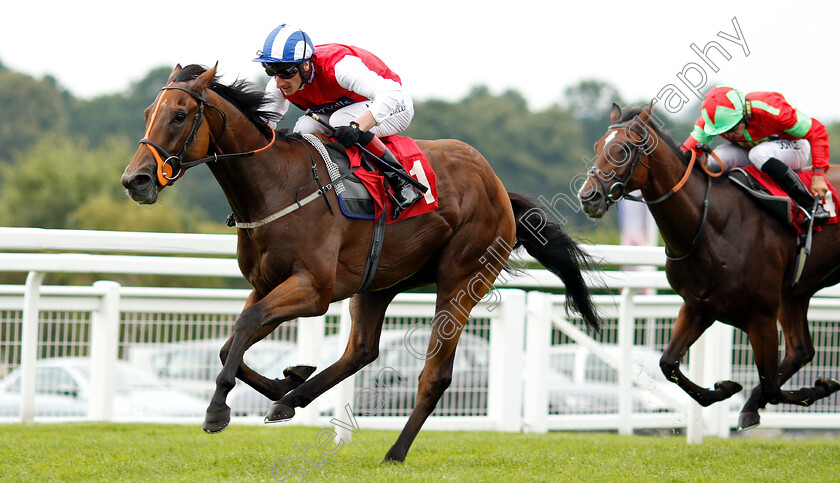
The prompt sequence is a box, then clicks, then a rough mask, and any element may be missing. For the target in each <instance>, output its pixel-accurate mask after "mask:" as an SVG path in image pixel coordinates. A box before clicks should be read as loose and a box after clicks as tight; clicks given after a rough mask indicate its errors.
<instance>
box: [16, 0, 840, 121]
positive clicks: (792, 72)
mask: <svg viewBox="0 0 840 483" xmlns="http://www.w3.org/2000/svg"><path fill="white" fill-rule="evenodd" d="M799 6H801V8H798V9H797V8H796V7H799ZM838 13H840V4H838V3H836V2H830V1H824V2H808V3H806V2H778V1H754V0H748V1H740V2H734V1H731V0H730V1H726V2H721V1H717V0H715V1H707V2H690V3H688V2H665V1H650V2H645V1H641V0H637V1H614V0H601V1H597V2H596V1H588V2H586V1H584V2H561V1H551V0H536V1H535V0H518V1H505V2H500V1H496V0H485V1H459V0H448V1H442V0H423V1H413V0H405V1H399V0H387V1H386V0H364V1H347V0H343V1H332V0H321V1H320V2H312V1H305V0H298V1H285V0H273V1H252V0H235V1H231V0H228V1H224V2H217V1H215V0H205V1H203V2H181V1H179V2H173V1H171V0H167V1H161V0H144V1H140V2H137V1H108V2H99V1H92V0H76V1H73V2H67V1H50V0H44V1H39V2H33V1H22V2H4V5H3V6H2V7H0V62H2V63H3V64H4V65H5V66H6V67H8V68H11V69H13V70H15V71H18V72H23V73H26V74H29V75H32V76H34V77H36V78H40V77H42V76H44V75H45V74H50V75H52V76H53V77H55V78H56V79H57V80H58V82H59V84H60V85H61V86H63V87H65V88H67V89H69V91H70V92H72V93H73V94H74V95H76V96H78V97H82V98H93V97H95V96H98V95H103V94H113V93H119V92H124V91H125V90H126V89H127V88H128V87H129V86H130V85H131V83H132V82H136V81H138V80H140V79H142V78H143V77H145V75H146V74H147V73H148V72H149V71H150V70H151V69H153V68H156V67H160V66H167V67H174V65H175V64H176V63H181V64H182V65H186V64H193V63H195V64H203V65H205V66H209V65H212V64H214V63H215V62H217V61H218V65H219V71H220V73H222V74H223V77H222V81H225V82H227V81H232V80H234V79H235V78H237V77H242V78H246V79H249V80H256V79H259V80H260V82H261V83H262V82H264V81H265V80H267V79H266V78H265V76H264V74H263V72H262V69H261V68H260V66H259V64H257V63H255V62H252V61H251V59H253V58H254V57H255V53H256V51H257V50H258V49H260V48H261V47H262V44H263V41H264V40H265V37H266V36H267V35H268V33H269V32H270V31H271V30H272V29H273V28H274V27H276V26H277V25H279V24H281V23H289V24H293V25H296V26H298V27H299V28H301V29H303V30H304V31H306V32H307V33H308V34H309V35H310V37H311V38H312V39H313V40H314V42H315V43H316V44H320V43H331V42H337V43H344V44H351V45H356V46H359V47H362V48H365V49H367V50H370V51H371V52H373V53H374V54H376V55H377V56H379V57H380V58H381V59H383V60H384V61H385V63H386V64H388V65H389V67H391V69H392V70H393V71H395V72H397V74H399V75H400V77H401V78H402V81H403V84H404V85H405V86H406V88H407V89H408V90H409V91H410V92H411V93H412V95H413V96H414V98H415V100H419V101H423V100H428V99H442V100H448V101H457V100H459V99H462V98H463V97H464V96H465V95H467V94H468V93H469V91H470V89H472V88H473V87H475V86H478V85H484V86H487V87H488V88H489V89H490V90H491V92H492V93H494V94H501V93H503V92H504V91H505V90H507V89H513V90H516V91H518V92H519V93H521V94H522V95H523V96H524V97H525V99H526V100H527V101H528V105H529V107H530V108H531V109H532V110H541V109H545V108H547V107H549V106H551V105H554V104H562V100H563V92H564V90H565V89H566V88H568V87H571V86H574V85H575V84H577V83H578V82H580V81H582V80H586V79H597V80H601V81H604V82H607V83H609V84H611V85H613V86H615V87H616V88H617V89H618V91H619V92H620V93H621V95H622V97H623V98H624V99H625V100H627V101H631V102H648V101H650V100H651V99H653V98H655V97H656V96H657V95H658V94H659V92H660V91H661V90H663V89H664V88H666V87H667V86H669V85H672V86H674V87H675V88H676V89H679V90H680V92H681V93H682V94H683V95H684V96H686V97H688V98H689V99H692V100H694V99H695V97H694V96H695V94H694V93H692V91H697V92H700V93H701V95H702V93H704V92H705V91H706V90H708V89H709V88H711V87H713V86H714V85H716V84H728V85H731V86H734V87H737V88H739V89H741V90H742V91H745V92H749V91H760V90H773V91H778V92H781V93H782V94H784V95H785V96H786V97H787V99H788V101H789V102H790V103H791V104H792V105H793V106H794V107H797V108H799V109H801V110H802V111H803V112H806V113H807V114H810V115H811V116H813V117H816V118H817V119H820V120H822V121H823V122H830V121H840V97H838V96H837V95H836V94H835V92H836V90H837V88H836V87H835V86H836V84H837V82H838V80H840V62H838V61H836V60H834V59H835V58H836V57H837V56H838V50H840V49H839V48H838V43H837V42H836V40H835V39H837V38H838V37H837V30H838V29H840V21H838V18H840V15H838ZM733 19H734V20H733ZM735 24H737V27H736V25H735ZM738 29H740V34H739V30H738ZM727 35H728V36H729V37H728V38H727V37H726V36H727ZM733 38H734V39H736V40H738V39H740V40H739V41H738V42H736V41H733V40H731V39H733ZM712 41H714V42H717V46H719V48H717V47H716V46H715V45H713V44H710V42H712ZM742 44H745V45H742ZM692 45H694V46H695V47H696V48H697V49H698V50H701V51H702V50H704V49H706V47H707V46H711V47H710V50H708V51H707V56H708V60H709V61H710V63H711V64H712V65H714V66H715V67H716V68H717V72H714V71H713V68H712V66H711V65H710V64H709V63H706V62H705V61H704V60H702V59H701V58H700V56H699V55H698V54H697V53H695V52H694V50H693V49H692ZM716 49H717V50H716ZM724 52H725V54H724ZM727 57H728V58H727ZM683 72H684V73H685V75H684V76H683V77H684V79H685V82H683V81H681V80H680V75H682V73H683ZM688 85H693V86H694V87H692V88H689V87H688ZM677 105H679V103H677ZM678 107H679V106H678ZM691 109H694V110H696V109H697V104H696V103H692V104H689V105H687V106H685V108H684V109H678V108H675V109H674V110H675V111H677V112H678V113H680V114H683V115H685V116H686V117H687V118H692V119H693V118H694V116H696V115H697V113H696V111H695V112H690V110H691Z"/></svg>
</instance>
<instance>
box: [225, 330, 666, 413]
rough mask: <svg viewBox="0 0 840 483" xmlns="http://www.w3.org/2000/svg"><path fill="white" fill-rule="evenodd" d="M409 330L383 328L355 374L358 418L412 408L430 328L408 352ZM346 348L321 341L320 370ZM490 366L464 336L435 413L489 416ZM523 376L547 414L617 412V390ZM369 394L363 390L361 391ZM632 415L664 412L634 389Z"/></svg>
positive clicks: (241, 388)
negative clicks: (541, 389)
mask: <svg viewBox="0 0 840 483" xmlns="http://www.w3.org/2000/svg"><path fill="white" fill-rule="evenodd" d="M408 332H409V331H408V330H404V329H398V330H383V331H382V336H381V338H380V344H379V357H378V358H377V359H376V361H374V362H372V363H371V364H370V365H368V366H367V367H365V368H363V369H362V370H361V371H359V373H357V374H356V376H355V377H356V380H355V396H356V397H355V398H354V400H353V401H352V405H353V408H354V410H355V413H356V414H357V415H366V414H377V415H381V416H407V415H409V414H411V411H412V410H413V409H414V401H415V398H416V394H417V386H418V379H419V377H420V372H421V371H422V370H423V365H424V363H425V360H424V359H423V358H422V357H419V356H422V355H423V354H422V353H425V352H426V351H427V347H428V344H429V336H430V331H429V330H417V331H414V332H412V333H411V338H410V341H409V343H410V345H411V348H412V349H411V350H409V349H408V348H407V342H406V335H407V334H408ZM343 351H344V344H340V343H339V339H338V336H328V337H326V339H325V341H324V346H323V351H322V354H323V357H322V362H321V365H320V367H319V368H318V369H319V370H321V369H324V368H325V367H327V366H328V365H329V364H331V363H332V362H334V361H336V360H338V358H339V356H340V355H341V353H343ZM295 363H297V361H296V355H295V354H291V355H290V356H289V358H287V359H285V360H284V361H282V363H281V364H279V365H278V366H276V367H275V368H274V369H272V370H270V371H269V372H268V373H267V374H266V376H267V377H282V376H280V374H282V370H283V368H285V367H286V366H288V365H291V364H295ZM489 365H490V345H489V343H488V341H487V340H485V339H484V338H482V337H479V336H476V335H474V334H470V333H467V332H465V333H462V334H461V338H460V340H459V342H458V348H457V349H456V353H455V362H454V366H453V375H452V383H451V385H450V386H449V388H448V389H447V390H446V392H444V393H443V396H442V397H441V400H440V401H439V403H438V405H437V407H436V408H435V412H434V413H433V414H435V415H438V416H450V415H451V416H454V415H458V416H480V415H485V414H486V413H487V389H488V375H489V372H488V371H489ZM525 377H538V378H541V381H542V383H544V384H546V386H547V387H548V405H549V412H550V414H592V413H595V412H617V411H618V386H617V385H616V384H615V382H613V383H611V384H610V383H603V382H599V381H591V380H590V381H576V380H574V379H573V378H572V377H571V373H568V374H567V373H564V372H562V371H559V370H556V369H555V368H553V367H549V368H546V369H545V371H544V372H541V373H539V374H534V375H533V376H532V375H530V374H525ZM366 389H367V390H368V391H365V390H366ZM228 404H229V405H230V406H231V408H232V409H233V414H235V415H253V416H257V415H259V416H261V415H264V414H265V412H266V411H267V410H268V407H269V406H270V405H271V401H269V400H268V399H267V398H265V397H264V396H262V395H261V394H259V393H257V392H256V391H255V390H254V389H251V388H250V387H248V386H247V385H244V384H240V383H237V385H236V387H235V388H234V389H233V391H231V393H230V395H229V397H228ZM318 404H319V409H320V412H321V414H322V415H331V414H332V413H333V410H334V408H335V395H334V393H332V392H327V393H325V394H323V395H321V396H320V397H319V398H318ZM633 410H634V411H635V412H657V411H663V410H668V407H667V406H666V405H665V404H664V403H662V402H661V401H659V400H656V399H655V398H651V397H650V396H649V394H648V393H646V392H645V391H641V390H635V391H634V393H633Z"/></svg>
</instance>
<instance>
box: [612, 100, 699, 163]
mask: <svg viewBox="0 0 840 483" xmlns="http://www.w3.org/2000/svg"><path fill="white" fill-rule="evenodd" d="M647 107H648V106H647V105H642V106H633V107H629V108H627V110H626V111H624V112H622V113H621V119H619V120H618V122H619V123H622V122H627V121H630V120H632V119H633V118H634V117H636V116H638V115H639V114H641V113H642V111H644V110H645V109H646V108H647ZM647 125H648V126H650V128H651V129H652V130H653V132H654V133H656V135H657V136H659V139H661V140H663V141H665V144H666V145H667V146H668V147H669V148H671V151H673V152H674V154H676V155H677V156H678V157H679V158H681V159H682V158H683V157H684V153H683V152H682V149H680V147H679V145H678V144H677V143H676V142H675V141H674V138H672V137H671V135H670V134H668V133H667V132H665V131H663V130H662V129H660V128H659V125H657V123H656V122H655V121H651V122H648V124H647Z"/></svg>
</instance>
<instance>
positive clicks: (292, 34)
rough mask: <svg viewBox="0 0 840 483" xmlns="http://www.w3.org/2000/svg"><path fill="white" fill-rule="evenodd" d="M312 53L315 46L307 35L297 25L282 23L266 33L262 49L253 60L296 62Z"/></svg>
mask: <svg viewBox="0 0 840 483" xmlns="http://www.w3.org/2000/svg"><path fill="white" fill-rule="evenodd" d="M314 53H315V46H314V45H313V44H312V39H311V38H310V37H309V35H307V34H306V33H305V32H304V31H303V30H301V29H299V28H297V27H294V26H291V25H287V24H283V25H280V26H279V27H277V28H275V29H274V30H272V31H271V33H270V34H268V37H267V38H266V39H265V44H264V45H263V48H262V50H258V51H257V55H258V56H259V57H257V58H256V59H254V62H262V63H264V64H272V63H277V62H284V63H295V64H298V63H300V62H304V61H307V60H309V59H310V58H312V54H314Z"/></svg>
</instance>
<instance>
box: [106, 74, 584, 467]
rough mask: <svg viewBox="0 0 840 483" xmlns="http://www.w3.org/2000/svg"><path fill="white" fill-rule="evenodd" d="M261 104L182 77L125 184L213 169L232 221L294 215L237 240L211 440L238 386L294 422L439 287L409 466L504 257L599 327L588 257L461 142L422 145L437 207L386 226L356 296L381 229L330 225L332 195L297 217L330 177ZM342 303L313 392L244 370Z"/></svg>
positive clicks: (272, 417) (157, 184)
mask: <svg viewBox="0 0 840 483" xmlns="http://www.w3.org/2000/svg"><path fill="white" fill-rule="evenodd" d="M264 105H265V99H264V95H263V93H262V92H259V91H255V90H253V89H252V88H251V86H250V84H248V83H247V82H244V81H236V82H234V83H233V84H231V85H226V84H222V83H220V82H218V80H217V79H216V67H213V68H210V69H205V68H203V67H201V66H196V65H189V66H187V67H184V68H183V69H182V68H181V67H180V66H176V68H175V69H174V71H173V72H172V74H171V76H170V78H169V81H168V84H167V85H166V86H165V87H164V88H163V89H162V90H161V91H160V92H159V93H158V96H157V98H156V100H155V102H154V103H153V104H152V105H151V106H149V108H148V109H146V112H145V119H146V134H145V136H144V139H143V140H141V144H140V147H139V148H138V150H137V152H136V153H135V155H134V157H133V158H132V159H131V162H130V163H129V165H128V166H127V167H126V169H125V172H124V174H123V176H122V184H123V185H124V186H125V187H126V189H127V191H128V194H129V196H130V197H131V198H132V199H133V200H135V201H137V202H138V203H142V204H151V203H154V202H155V201H156V200H157V198H158V193H159V192H160V191H161V189H163V187H164V186H166V185H168V184H170V183H171V182H173V181H174V180H175V179H177V178H178V177H179V176H181V175H183V171H184V170H185V169H186V168H188V167H190V166H193V165H196V164H199V163H202V162H207V165H208V166H209V168H210V170H211V171H212V173H213V175H214V176H215V178H216V180H217V181H218V183H219V185H221V187H222V189H223V191H224V193H225V196H226V197H227V199H228V202H229V203H230V207H231V209H232V210H233V214H234V217H235V219H236V220H237V221H239V222H241V223H243V224H244V223H249V222H254V221H255V220H264V219H266V218H269V219H270V218H271V215H272V214H274V213H279V212H282V211H284V209H285V208H290V209H288V210H285V211H287V212H288V213H287V214H286V215H285V216H284V217H282V218H279V219H277V220H275V221H271V222H267V223H264V224H259V223H256V224H259V225H260V226H257V227H253V228H251V227H240V228H239V229H238V230H237V236H238V246H237V259H238V262H239V267H240V269H241V271H242V274H243V275H244V276H245V278H246V279H247V280H248V282H250V284H251V285H252V286H253V291H252V292H251V294H250V296H249V297H248V299H247V302H246V304H245V308H244V310H243V312H242V314H241V315H240V316H239V318H238V319H237V320H236V322H235V324H234V327H233V332H232V334H231V335H230V338H229V339H228V341H227V342H226V343H225V344H224V346H223V347H222V348H221V351H220V356H221V359H222V363H223V368H222V370H221V372H220V374H219V376H218V378H217V379H216V391H215V393H214V394H213V397H212V400H211V401H210V405H209V407H208V409H207V414H206V418H205V421H204V425H203V428H204V430H205V431H207V432H209V433H215V432H218V431H221V430H222V429H224V428H225V427H226V426H227V424H228V423H229V421H230V408H229V407H228V406H227V404H226V397H227V394H228V393H229V392H230V390H231V389H232V388H233V386H234V384H235V378H236V377H238V378H239V379H241V380H242V381H244V382H246V383H247V384H249V385H251V386H252V387H254V388H255V389H256V390H257V391H259V392H260V393H262V394H263V395H265V396H266V397H268V398H269V399H271V400H272V401H275V402H274V404H273V405H272V406H271V408H270V409H269V411H268V414H267V415H266V421H267V422H272V421H281V420H287V419H289V418H291V417H292V416H293V415H294V408H296V407H305V406H306V405H307V404H309V403H310V402H311V401H312V400H314V399H315V398H316V397H317V396H319V395H320V394H322V393H324V392H325V391H326V390H328V389H330V388H331V387H333V386H335V385H336V384H337V383H338V382H340V381H341V380H343V379H345V378H347V377H349V376H351V375H353V374H354V373H356V372H357V371H358V370H359V369H361V368H362V367H363V366H365V365H367V364H369V363H370V362H372V361H373V360H375V359H376V358H377V355H378V350H379V336H380V332H381V330H382V324H383V321H384V318H385V309H386V308H387V306H388V304H389V303H390V302H391V300H392V299H393V298H394V296H396V295H397V294H398V293H400V292H403V291H405V290H408V289H410V288H413V287H418V286H422V285H427V284H431V283H434V284H436V287H437V288H436V290H437V302H436V307H435V317H434V319H433V325H432V327H433V329H432V337H431V340H430V341H429V347H430V348H434V352H432V351H431V350H430V352H429V353H430V354H432V355H431V356H430V357H428V359H426V361H425V366H424V368H423V371H422V373H421V375H420V380H419V386H418V391H417V396H416V401H415V407H414V410H413V412H412V413H411V416H410V417H409V419H408V422H407V424H406V426H405V428H404V429H403V431H402V433H401V434H400V436H399V438H398V439H397V441H396V443H395V444H394V445H393V446H392V447H391V449H390V450H389V451H388V452H387V454H386V456H385V460H386V461H404V460H405V457H406V454H407V452H408V449H409V447H410V445H411V443H412V441H413V440H414V438H415V436H416V435H417V433H418V432H419V431H420V428H421V426H422V425H423V423H424V422H425V420H426V418H427V417H428V416H429V414H431V412H432V411H433V410H434V408H435V406H436V404H437V402H438V400H439V399H440V397H441V395H442V394H443V392H444V390H445V389H446V388H447V387H448V386H449V384H450V381H451V378H452V367H453V360H454V357H455V346H456V344H457V342H458V338H459V336H460V334H461V330H462V329H463V327H464V324H465V323H466V322H467V318H468V314H469V313H470V311H471V310H472V308H473V306H474V305H475V304H476V303H477V302H478V301H479V300H480V299H481V298H482V297H483V296H484V295H486V294H487V293H488V291H490V290H491V289H492V283H493V281H495V280H496V277H497V275H498V274H499V272H500V271H501V270H503V269H505V268H510V267H509V266H508V263H507V260H508V256H509V255H510V252H511V250H512V249H514V248H516V247H517V246H519V245H522V246H524V247H525V249H526V250H527V251H528V252H529V253H530V254H531V255H532V256H534V257H535V258H536V259H537V260H539V261H540V262H541V263H542V264H543V265H545V266H546V268H548V269H549V270H551V271H552V272H554V273H555V274H556V275H558V276H559V277H560V278H561V279H562V280H563V282H564V284H565V287H566V293H567V298H568V300H569V304H570V305H567V309H572V310H575V311H577V312H579V313H580V314H581V315H582V316H583V319H584V320H585V322H586V323H587V324H588V325H589V326H590V327H592V328H594V329H597V328H598V326H599V322H600V321H599V318H598V315H597V313H596V311H595V310H594V307H593V305H592V300H591V297H590V293H589V291H588V288H587V287H586V285H585V284H584V280H583V278H582V276H581V272H580V269H581V266H582V264H586V263H588V256H587V255H586V253H585V252H584V251H583V250H582V249H581V248H580V247H579V246H578V245H577V244H576V243H575V242H574V241H572V240H571V239H570V238H569V237H568V236H567V235H566V234H564V233H563V232H562V231H561V229H560V226H559V225H558V224H556V223H552V222H549V221H547V220H546V219H545V218H544V217H543V216H542V213H541V211H540V209H538V208H537V206H536V205H535V204H534V203H532V202H531V201H530V200H529V199H528V198H526V197H523V196H521V195H516V194H509V193H508V192H507V191H506V190H505V188H504V186H503V185H502V183H501V181H500V180H499V179H498V178H497V177H496V175H495V174H494V173H493V170H492V169H491V167H490V165H489V164H488V163H487V161H486V160H485V159H484V157H483V156H482V155H481V154H479V153H478V151H476V150H475V149H474V148H472V147H471V146H469V145H467V144H465V143H462V142H459V141H455V140H439V141H417V143H418V145H419V146H420V147H421V149H422V150H423V152H424V153H425V155H426V157H427V158H428V160H429V162H430V164H431V166H432V167H433V169H434V171H435V174H436V179H437V193H438V206H439V208H438V209H437V210H436V211H432V212H430V213H426V214H423V215H420V216H416V217H413V218H409V219H407V220H403V221H398V222H396V223H393V224H390V225H388V229H387V231H386V236H385V241H384V246H383V247H382V251H381V258H380V260H379V264H378V267H377V268H376V271H375V276H374V278H373V281H372V283H371V284H370V285H369V287H368V288H367V289H366V290H363V291H361V292H358V290H357V288H358V287H359V286H360V281H361V280H362V279H363V275H364V273H363V272H364V269H365V261H366V258H367V255H368V252H369V248H370V240H371V236H372V230H373V222H371V221H369V220H358V219H349V218H345V217H344V216H341V215H337V216H336V215H333V214H332V213H333V211H334V210H335V208H336V207H337V206H338V201H337V198H336V196H335V194H334V192H333V191H328V190H322V192H323V196H320V193H319V194H316V195H314V196H315V197H314V199H315V202H312V203H309V204H304V205H301V206H300V207H299V208H298V205H297V202H298V201H299V200H301V199H302V198H304V197H305V196H307V195H311V194H312V193H315V192H317V191H318V190H319V185H320V182H319V181H318V180H323V179H329V178H328V173H327V169H326V167H325V165H324V161H323V160H322V159H321V158H320V156H318V154H317V152H316V151H315V150H314V149H313V147H312V146H311V145H310V144H308V143H307V142H306V141H305V140H303V139H302V138H301V136H300V135H294V134H292V135H283V134H280V133H276V132H274V131H273V130H271V129H270V128H269V127H268V126H267V125H266V124H265V119H266V118H267V117H268V116H269V113H267V112H264V111H262V110H261V108H262V107H263V106H264ZM169 153H176V154H174V155H170V154H169ZM316 176H317V178H316ZM319 197H320V198H323V200H324V201H322V200H319V199H317V198H319ZM421 202H422V201H421ZM331 207H332V208H331ZM294 208H297V209H294ZM357 292H358V293H357ZM348 297H350V298H351V309H350V310H351V316H352V328H351V331H350V338H349V341H348V344H347V347H346V349H345V351H344V354H343V355H342V356H341V357H340V358H339V359H338V361H337V362H335V363H334V364H332V365H331V366H330V367H327V368H326V369H325V370H323V371H322V372H320V373H319V374H317V375H315V376H314V377H312V378H311V379H307V378H308V377H309V375H310V374H311V373H312V371H313V370H314V368H312V367H307V366H295V367H291V368H289V369H288V370H287V371H286V372H285V373H284V375H285V376H286V377H285V379H283V380H279V379H274V380H270V379H268V378H266V377H264V376H262V375H260V374H257V373H256V372H255V371H253V370H252V369H251V368H249V367H248V366H246V365H245V364H244V363H243V359H242V358H243V354H244V352H245V351H246V350H247V349H248V348H249V347H250V346H251V345H252V344H254V343H256V342H257V341H259V340H260V339H262V338H264V337H265V336H266V335H268V334H269V333H271V332H272V331H273V330H274V329H275V328H277V327H278V326H279V325H280V324H281V323H283V322H284V321H287V320H290V319H294V318H297V317H310V316H317V315H321V314H323V313H325V312H326V310H327V308H328V306H329V304H330V303H331V302H333V301H336V300H342V299H346V298H348ZM510 390H519V389H518V388H511V389H510Z"/></svg>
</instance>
